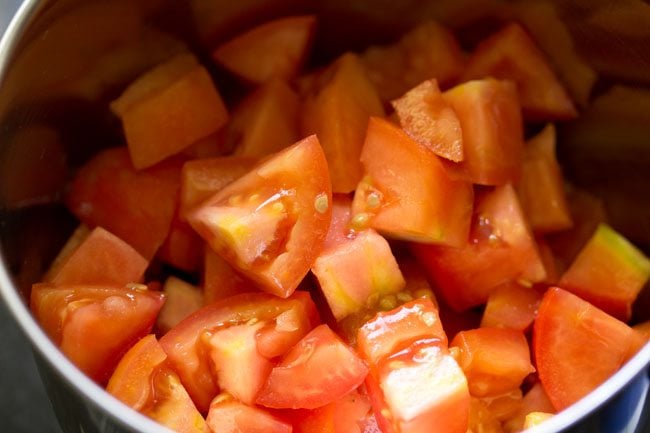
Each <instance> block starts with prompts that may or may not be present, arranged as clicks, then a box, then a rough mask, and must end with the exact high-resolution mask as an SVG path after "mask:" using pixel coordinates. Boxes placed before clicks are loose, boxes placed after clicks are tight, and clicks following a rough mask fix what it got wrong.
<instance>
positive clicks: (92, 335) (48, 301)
mask: <svg viewBox="0 0 650 433" xmlns="http://www.w3.org/2000/svg"><path fill="white" fill-rule="evenodd" d="M163 302H164V297H163V295H162V294H160V293H158V292H152V291H149V290H146V289H144V290H143V289H141V288H139V287H138V288H134V289H129V288H110V287H106V286H66V287H57V286H52V285H49V284H35V285H34V286H33V287H32V295H31V309H32V312H33V313H34V316H35V318H36V320H37V321H38V322H39V323H40V324H41V326H42V327H43V329H44V330H45V332H46V333H47V334H48V335H49V336H50V338H51V339H52V341H53V342H54V343H55V344H56V345H57V346H59V348H60V349H61V351H62V352H63V353H64V354H65V355H66V356H67V357H68V358H69V359H70V361H72V362H73V363H74V364H75V365H76V366H77V367H79V369H80V370H81V371H83V372H84V373H85V374H86V375H87V376H88V377H90V378H91V379H93V380H94V381H96V382H97V383H100V384H104V383H106V381H107V380H108V378H109V377H110V375H111V373H113V369H114V368H115V366H116V365H117V363H118V362H119V360H120V358H121V357H122V355H123V354H124V353H125V352H126V351H127V350H128V349H129V348H130V347H131V346H132V345H133V344H134V343H135V342H136V341H138V340H139V339H140V338H142V337H143V336H145V335H147V334H148V333H149V332H151V328H152V327H153V324H154V322H155V321H156V316H157V315H158V312H159V311H160V308H161V307H162V304H163Z"/></svg>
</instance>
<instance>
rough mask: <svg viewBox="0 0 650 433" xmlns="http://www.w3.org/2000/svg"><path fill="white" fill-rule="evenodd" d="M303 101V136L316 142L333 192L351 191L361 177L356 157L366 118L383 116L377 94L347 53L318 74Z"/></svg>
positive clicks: (356, 60)
mask: <svg viewBox="0 0 650 433" xmlns="http://www.w3.org/2000/svg"><path fill="white" fill-rule="evenodd" d="M313 87H314V88H313V89H310V90H311V92H310V93H309V94H308V95H307V97H306V98H305V103H304V107H303V116H302V133H303V135H308V134H316V135H317V136H318V139H319V140H320V142H321V144H322V146H323V151H324V152H325V157H326V158H327V163H328V166H329V170H330V178H331V179H332V190H333V191H334V192H340V193H348V192H350V191H353V190H354V188H355V187H356V186H357V183H358V182H359V180H360V179H361V176H362V174H363V168H362V166H361V163H360V162H359V155H360V154H361V148H362V147H363V140H364V137H365V135H366V130H367V128H368V118H369V117H370V116H383V115H384V109H383V107H382V105H381V101H380V100H379V96H377V91H376V90H375V88H374V87H373V86H372V84H371V83H370V82H369V81H368V77H367V76H366V72H365V70H364V69H363V65H362V64H361V62H360V60H359V58H358V56H357V55H355V54H351V53H347V54H344V55H343V56H341V57H340V58H339V59H338V60H337V61H336V62H335V63H334V64H333V65H332V66H331V67H330V68H329V69H328V70H326V71H324V72H323V73H322V74H320V75H318V76H317V77H316V79H315V82H314V86H313Z"/></svg>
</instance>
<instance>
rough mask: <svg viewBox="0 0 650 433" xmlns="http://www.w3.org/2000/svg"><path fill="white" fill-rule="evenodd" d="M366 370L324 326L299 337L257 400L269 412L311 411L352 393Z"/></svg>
mask: <svg viewBox="0 0 650 433" xmlns="http://www.w3.org/2000/svg"><path fill="white" fill-rule="evenodd" d="M366 374H368V367H367V366H366V365H365V363H364V362H363V361H362V360H361V359H359V357H358V356H357V355H356V354H355V353H354V352H353V351H352V349H351V348H350V347H348V346H347V345H346V344H345V343H344V342H343V341H341V340H340V339H339V337H337V336H336V334H334V332H333V331H332V330H331V329H330V328H329V327H328V326H327V325H320V326H318V327H317V328H315V329H314V330H312V331H311V332H310V333H309V334H307V335H306V336H305V337H303V339H302V340H300V341H299V342H298V344H296V346H294V347H293V348H292V349H291V350H290V351H289V352H287V354H286V355H285V356H284V357H283V359H282V361H280V364H278V366H277V367H275V368H273V371H271V374H270V375H269V378H268V381H267V382H266V384H265V385H264V387H263V388H262V390H261V392H260V394H259V395H258V397H257V403H258V404H261V405H263V406H266V407H271V408H290V409H299V408H305V409H314V408H317V407H321V406H324V405H326V404H328V403H331V402H333V401H335V400H337V399H339V398H342V397H343V396H344V395H346V394H348V393H349V392H351V391H353V390H354V389H356V388H357V387H358V386H359V385H361V384H362V383H363V381H364V379H365V378H366Z"/></svg>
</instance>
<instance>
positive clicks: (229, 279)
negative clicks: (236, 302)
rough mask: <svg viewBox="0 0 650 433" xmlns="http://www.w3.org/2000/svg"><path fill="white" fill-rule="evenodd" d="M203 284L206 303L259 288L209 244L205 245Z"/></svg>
mask: <svg viewBox="0 0 650 433" xmlns="http://www.w3.org/2000/svg"><path fill="white" fill-rule="evenodd" d="M202 285H203V296H204V299H205V303H206V304H210V303H212V302H215V301H219V300H221V299H225V298H228V297H230V296H233V295H239V294H241V293H246V292H254V291H256V289H257V288H256V286H255V285H254V284H253V283H252V282H250V281H249V280H248V279H247V278H246V277H244V276H243V275H241V274H240V273H239V272H237V271H236V270H235V269H233V267H232V266H230V265H229V264H228V262H227V261H225V260H224V259H223V258H222V257H221V256H220V255H219V254H217V253H215V252H214V251H212V248H210V247H209V246H206V247H205V257H204V260H203V284H202Z"/></svg>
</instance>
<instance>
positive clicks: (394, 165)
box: [352, 117, 473, 246]
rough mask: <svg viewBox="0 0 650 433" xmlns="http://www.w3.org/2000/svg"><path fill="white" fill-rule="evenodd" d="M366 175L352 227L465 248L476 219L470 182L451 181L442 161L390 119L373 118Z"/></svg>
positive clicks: (365, 156) (366, 148)
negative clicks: (473, 216) (473, 221)
mask: <svg viewBox="0 0 650 433" xmlns="http://www.w3.org/2000/svg"><path fill="white" fill-rule="evenodd" d="M361 162H362V163H363V166H364V169H365V177H364V179H363V180H362V181H361V183H360V184H359V186H358V187H357V190H356V192H355V196H354V202H353V205H352V211H353V214H354V217H353V226H354V227H355V228H356V227H357V226H360V228H363V226H364V225H365V226H368V227H371V228H374V229H375V230H377V231H379V232H380V233H383V234H385V235H386V236H388V237H394V238H398V239H406V240H412V241H418V242H425V243H436V244H443V245H453V246H460V245H462V244H463V243H465V242H466V240H467V236H468V233H469V226H470V220H471V215H472V200H473V190H472V186H471V184H469V183H467V182H464V181H456V180H452V179H450V178H449V177H448V176H447V172H446V170H445V169H444V167H443V165H442V164H441V162H440V159H439V158H438V157H437V156H436V155H435V154H434V153H433V152H430V151H429V150H428V149H427V148H425V147H424V146H422V145H420V144H419V143H417V142H416V141H414V140H413V139H411V138H410V137H409V136H408V135H406V133H405V132H404V131H402V130H401V129H400V128H398V127H397V126H395V125H393V124H391V123H389V122H388V121H386V120H383V119H379V118H375V117H372V118H370V122H369V124H368V132H367V135H366V141H365V143H364V146H363V150H362V152H361Z"/></svg>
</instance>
